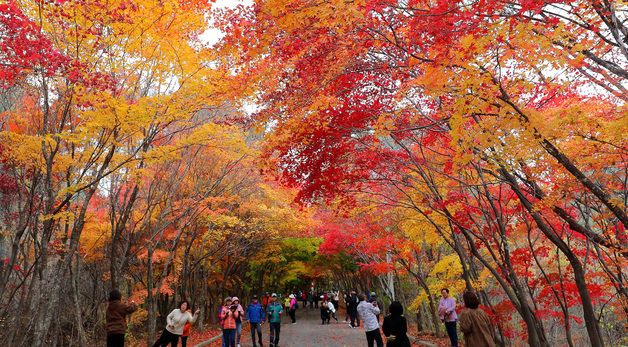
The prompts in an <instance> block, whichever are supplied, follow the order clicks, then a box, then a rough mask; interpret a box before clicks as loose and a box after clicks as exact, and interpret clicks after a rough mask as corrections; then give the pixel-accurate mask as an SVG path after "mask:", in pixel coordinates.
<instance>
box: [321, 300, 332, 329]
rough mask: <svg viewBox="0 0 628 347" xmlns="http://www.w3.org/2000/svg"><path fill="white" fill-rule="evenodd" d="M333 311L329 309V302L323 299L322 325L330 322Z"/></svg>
mask: <svg viewBox="0 0 628 347" xmlns="http://www.w3.org/2000/svg"><path fill="white" fill-rule="evenodd" d="M330 314H331V312H330V311H329V304H328V303H327V301H325V300H323V302H322V303H321V321H322V323H321V325H325V323H327V324H329V317H330Z"/></svg>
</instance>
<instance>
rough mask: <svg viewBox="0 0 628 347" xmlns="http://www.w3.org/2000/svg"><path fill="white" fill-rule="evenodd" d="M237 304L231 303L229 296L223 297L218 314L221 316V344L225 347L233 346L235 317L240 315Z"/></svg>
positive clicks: (234, 343)
mask: <svg viewBox="0 0 628 347" xmlns="http://www.w3.org/2000/svg"><path fill="white" fill-rule="evenodd" d="M237 308H238V305H234V304H233V300H232V299H231V298H226V299H225V305H224V306H223V307H222V312H221V314H220V316H221V317H222V344H223V346H226V347H235V345H236V340H235V332H236V319H237V318H238V317H239V316H240V312H238V310H237Z"/></svg>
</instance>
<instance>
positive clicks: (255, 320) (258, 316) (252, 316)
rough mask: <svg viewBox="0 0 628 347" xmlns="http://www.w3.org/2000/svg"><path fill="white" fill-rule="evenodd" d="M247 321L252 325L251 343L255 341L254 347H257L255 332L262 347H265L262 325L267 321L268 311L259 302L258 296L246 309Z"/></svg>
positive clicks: (254, 296) (254, 297) (255, 296)
mask: <svg viewBox="0 0 628 347" xmlns="http://www.w3.org/2000/svg"><path fill="white" fill-rule="evenodd" d="M244 319H245V320H247V321H249V324H250V325H251V341H253V347H257V345H256V344H255V332H256V331H257V336H258V338H259V345H260V347H264V345H263V344H262V323H263V322H264V321H265V320H266V311H264V308H263V307H262V305H261V304H260V303H259V302H258V301H257V295H253V300H252V301H251V303H250V304H249V307H248V308H247V309H246V315H245V318H244Z"/></svg>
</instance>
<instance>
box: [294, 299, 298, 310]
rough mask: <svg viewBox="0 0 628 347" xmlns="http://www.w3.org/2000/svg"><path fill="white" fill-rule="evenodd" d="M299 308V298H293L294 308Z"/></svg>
mask: <svg viewBox="0 0 628 347" xmlns="http://www.w3.org/2000/svg"><path fill="white" fill-rule="evenodd" d="M298 308H299V300H295V301H294V309H295V310H296V309H298Z"/></svg>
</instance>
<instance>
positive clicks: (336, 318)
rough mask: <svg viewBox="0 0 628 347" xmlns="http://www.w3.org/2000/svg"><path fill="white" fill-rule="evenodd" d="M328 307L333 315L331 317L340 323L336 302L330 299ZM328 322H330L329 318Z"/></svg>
mask: <svg viewBox="0 0 628 347" xmlns="http://www.w3.org/2000/svg"><path fill="white" fill-rule="evenodd" d="M327 308H328V309H329V314H330V315H331V318H333V319H335V320H336V323H338V317H336V307H335V306H334V303H333V302H331V301H328V302H327ZM327 323H329V319H328V320H327Z"/></svg>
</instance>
